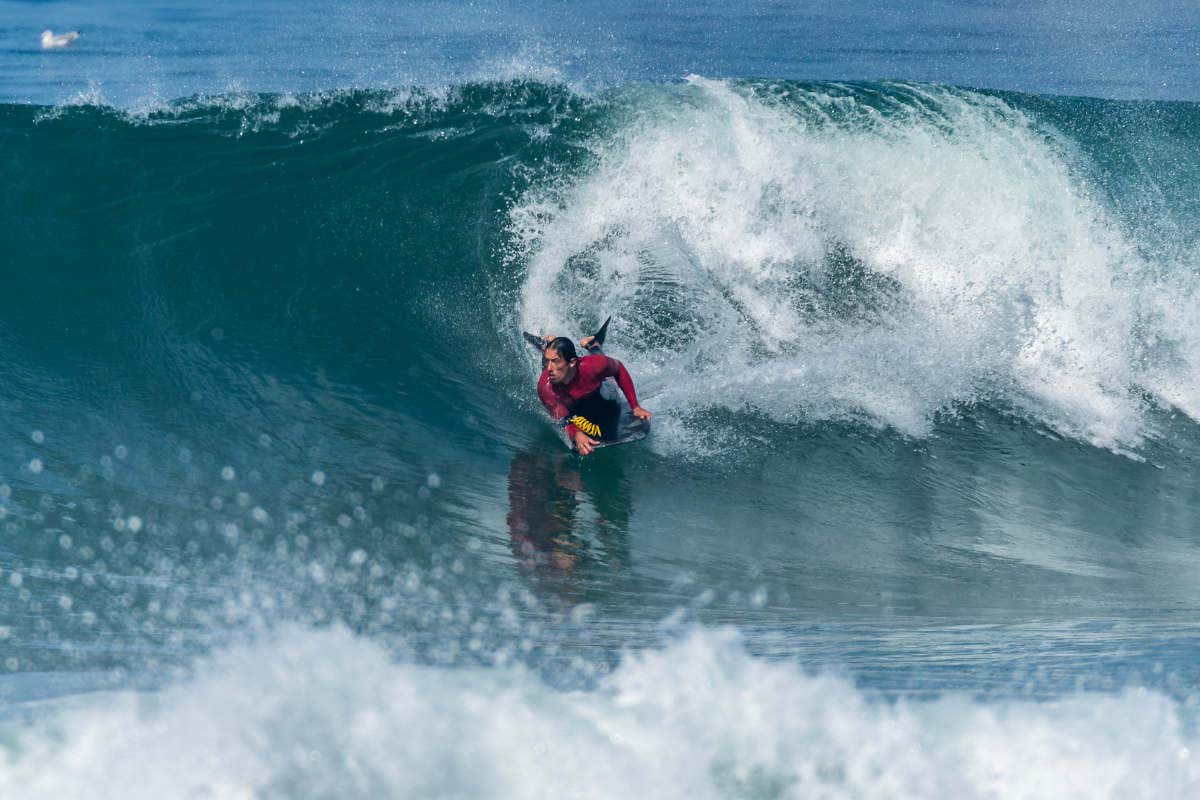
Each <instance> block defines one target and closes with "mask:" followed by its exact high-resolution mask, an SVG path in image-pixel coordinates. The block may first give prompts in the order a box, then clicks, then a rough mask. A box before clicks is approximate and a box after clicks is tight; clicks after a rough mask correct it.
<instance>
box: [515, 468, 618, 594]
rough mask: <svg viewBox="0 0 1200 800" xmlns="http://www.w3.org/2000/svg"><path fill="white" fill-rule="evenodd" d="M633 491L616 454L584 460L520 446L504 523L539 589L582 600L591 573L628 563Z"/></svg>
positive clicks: (521, 564)
mask: <svg viewBox="0 0 1200 800" xmlns="http://www.w3.org/2000/svg"><path fill="white" fill-rule="evenodd" d="M629 494H630V493H629V489H628V486H627V484H626V481H625V479H624V475H623V473H622V470H621V468H620V462H619V460H618V459H614V458H608V459H604V460H603V462H600V461H599V460H598V459H597V460H596V461H594V462H589V463H588V464H587V465H586V466H585V465H584V464H583V462H581V460H580V459H579V458H578V457H576V456H574V455H572V454H570V453H564V452H561V451H548V450H547V449H546V447H545V446H544V445H542V446H539V447H531V448H529V449H526V450H523V451H521V452H519V453H517V454H516V455H515V456H514V457H513V460H512V464H511V465H510V467H509V472H508V504H509V510H508V516H507V522H508V532H509V536H510V537H511V540H512V549H513V555H514V556H515V557H516V559H517V563H518V566H519V567H520V568H521V570H522V571H523V572H525V573H526V574H528V575H529V576H530V577H531V578H532V579H533V580H534V582H535V584H536V585H537V587H538V588H539V589H544V590H546V592H549V593H551V594H554V595H557V596H558V597H559V598H560V599H561V600H564V601H566V602H567V603H569V604H572V605H573V604H575V603H579V602H582V601H583V597H582V595H583V592H584V588H585V584H586V580H587V577H588V575H589V572H594V571H595V569H596V568H599V569H600V570H601V571H606V570H610V569H622V568H624V567H626V566H628V564H629V551H628V546H627V541H626V536H627V530H628V524H629V513H630V501H629Z"/></svg>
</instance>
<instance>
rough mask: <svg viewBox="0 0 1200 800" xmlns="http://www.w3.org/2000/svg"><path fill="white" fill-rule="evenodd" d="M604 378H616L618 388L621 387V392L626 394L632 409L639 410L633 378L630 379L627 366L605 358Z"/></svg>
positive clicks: (613, 359)
mask: <svg viewBox="0 0 1200 800" xmlns="http://www.w3.org/2000/svg"><path fill="white" fill-rule="evenodd" d="M604 360H605V364H604V376H605V377H606V378H616V379H617V386H619V387H621V391H622V392H623V393H624V394H625V399H626V400H628V401H629V407H630V408H637V407H638V401H637V392H635V391H634V390H633V378H631V377H629V370H627V369H625V365H624V364H622V363H621V362H620V361H617V360H616V359H615V358H609V357H608V356H605V357H604Z"/></svg>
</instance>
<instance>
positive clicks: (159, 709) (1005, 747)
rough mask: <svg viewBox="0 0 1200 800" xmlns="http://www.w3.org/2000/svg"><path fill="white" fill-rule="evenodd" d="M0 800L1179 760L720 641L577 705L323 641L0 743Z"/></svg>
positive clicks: (966, 773) (1038, 714)
mask: <svg viewBox="0 0 1200 800" xmlns="http://www.w3.org/2000/svg"><path fill="white" fill-rule="evenodd" d="M5 740H6V741H7V742H8V744H7V745H6V746H5V751H4V753H3V756H2V760H0V789H3V790H5V791H4V794H5V796H21V797H23V798H28V800H37V798H51V797H53V798H74V797H80V798H82V797H126V798H139V797H147V798H150V797H155V798H163V797H194V796H198V795H200V796H208V797H218V798H240V797H252V796H261V795H263V794H267V795H271V796H286V797H296V798H306V797H330V796H337V797H346V798H354V797H364V798H365V797H381V796H388V797H410V796H455V797H457V796H476V797H482V796H492V797H514V798H522V797H530V798H532V797H545V796H547V795H548V794H554V795H556V796H562V795H564V794H565V795H567V796H583V795H587V796H593V797H613V798H616V797H633V796H637V797H713V798H717V797H811V796H814V795H815V794H816V795H820V796H824V797H896V796H905V797H930V798H933V797H947V796H954V797H963V798H975V797H978V798H984V797H1026V798H1042V797H1045V798H1061V797H1072V796H1086V797H1092V798H1104V797H1155V798H1184V797H1191V796H1193V795H1194V793H1195V792H1196V790H1197V789H1200V759H1198V758H1197V755H1196V753H1197V746H1198V745H1200V743H1198V742H1196V741H1195V739H1194V737H1192V736H1191V735H1190V734H1187V733H1185V731H1184V724H1183V717H1182V714H1181V708H1180V707H1179V706H1178V705H1177V704H1175V703H1174V702H1172V701H1171V700H1169V699H1168V698H1166V697H1164V696H1162V695H1159V694H1156V693H1153V692H1148V691H1142V690H1130V691H1127V692H1124V693H1122V694H1118V695H1093V694H1080V695H1076V696H1071V697H1067V698H1063V699H1062V700H1059V701H1056V702H1052V703H1031V702H1016V701H1010V702H1001V703H984V702H978V701H973V700H970V699H968V698H966V697H962V696H950V697H946V698H944V699H941V700H936V701H932V702H912V701H899V702H888V701H883V700H879V699H873V698H871V697H869V696H867V695H865V694H863V693H862V692H861V691H859V690H857V689H855V688H854V687H853V685H851V684H850V683H849V682H847V681H845V680H844V679H842V678H838V677H833V676H812V675H806V674H804V673H802V672H800V671H798V670H796V669H795V668H794V667H793V666H791V665H788V664H781V663H772V662H766V661H761V660H758V659H755V658H751V657H749V656H747V655H746V654H745V653H744V651H743V650H742V649H741V647H740V644H739V640H738V637H737V635H736V634H735V633H733V632H732V631H729V630H716V631H714V630H696V631H693V632H692V633H691V634H690V635H688V636H686V637H685V638H683V639H682V640H679V641H677V642H675V643H674V644H671V645H669V646H667V647H666V648H664V649H662V650H657V651H650V652H646V653H642V654H640V655H630V656H628V657H627V658H626V659H625V661H624V662H623V663H622V664H620V665H619V666H618V667H617V668H616V669H615V671H614V672H613V674H611V675H610V676H608V677H607V678H604V679H602V680H601V681H600V683H599V685H598V686H597V688H595V689H593V690H590V691H575V692H558V691H554V690H551V689H548V688H546V687H545V686H544V685H543V684H541V683H540V682H539V681H538V680H537V679H536V678H534V677H533V676H531V675H530V674H528V673H526V672H523V671H521V670H514V669H511V668H500V669H497V670H448V669H435V668H432V667H422V666H415V665H411V664H404V663H395V662H393V661H391V660H390V659H389V658H388V657H387V656H386V655H385V653H384V652H383V650H382V649H381V648H380V647H379V646H377V645H376V644H374V643H372V642H370V641H369V640H363V639H358V638H356V637H354V636H352V635H351V634H349V633H347V632H345V631H343V630H323V631H316V630H310V629H309V630H306V629H292V630H288V631H283V632H280V633H278V634H277V635H276V636H275V638H274V639H273V640H270V641H265V642H260V643H258V644H250V645H243V646H240V647H236V648H234V649H232V650H228V651H226V652H224V653H221V654H219V655H218V656H216V657H215V658H212V659H211V660H209V661H208V662H206V663H204V664H202V665H200V667H199V669H198V674H197V675H196V677H194V678H193V679H191V680H189V681H187V682H184V683H180V684H177V685H175V686H173V687H170V688H168V689H166V690H164V691H162V692H161V693H160V694H151V695H145V694H141V695H139V694H133V693H124V694H117V695H113V696H109V697H105V698H103V699H102V700H98V701H97V702H95V703H92V704H90V705H85V706H83V707H76V708H72V709H66V710H63V711H61V712H60V713H59V714H57V715H56V716H53V717H51V718H49V719H41V720H38V721H37V722H35V723H33V724H32V725H31V726H30V727H27V728H19V729H17V730H13V729H12V728H11V727H10V729H9V730H8V731H7V735H6V736H5Z"/></svg>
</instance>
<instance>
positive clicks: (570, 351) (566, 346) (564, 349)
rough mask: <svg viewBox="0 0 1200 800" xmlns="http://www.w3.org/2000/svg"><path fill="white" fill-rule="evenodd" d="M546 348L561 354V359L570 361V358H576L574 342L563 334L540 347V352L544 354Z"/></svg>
mask: <svg viewBox="0 0 1200 800" xmlns="http://www.w3.org/2000/svg"><path fill="white" fill-rule="evenodd" d="M547 350H553V351H554V352H556V353H558V354H559V355H560V356H562V358H563V361H571V360H572V359H574V358H576V355H575V343H574V342H572V341H571V340H570V339H568V338H567V337H565V336H560V337H558V338H557V339H555V340H554V341H552V342H550V344H548V345H546V346H545V347H544V348H542V353H543V354H544V353H545V352H546V351H547Z"/></svg>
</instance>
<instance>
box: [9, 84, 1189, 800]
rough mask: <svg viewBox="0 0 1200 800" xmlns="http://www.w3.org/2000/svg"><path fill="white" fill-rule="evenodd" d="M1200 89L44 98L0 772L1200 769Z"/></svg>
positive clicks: (665, 791) (926, 782)
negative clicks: (1083, 94) (591, 378)
mask: <svg viewBox="0 0 1200 800" xmlns="http://www.w3.org/2000/svg"><path fill="white" fill-rule="evenodd" d="M1198 114H1200V112H1198V111H1197V107H1196V106H1195V105H1194V104H1192V103H1165V102H1163V103H1159V102H1123V101H1115V100H1090V99H1072V98H1059V97H1052V96H1043V95H1029V94H1020V93H1014V92H1000V91H992V92H984V91H973V90H966V89H956V88H949V87H944V86H939V85H931V84H919V83H890V82H883V83H881V82H858V83H847V82H836V83H835V82H801V81H782V80H779V81H764V80H720V79H708V78H702V77H698V76H692V77H689V78H688V79H687V80H685V81H683V82H680V83H675V84H653V83H637V82H631V83H625V84H621V85H616V86H612V87H609V88H607V89H604V90H603V91H600V92H597V93H590V94H582V93H579V92H577V91H575V90H573V89H571V88H568V87H567V86H565V85H563V84H560V83H556V82H539V81H536V80H530V79H514V80H506V81H492V82H475V83H471V82H466V83H458V84H453V85H450V86H448V87H444V88H439V89H434V88H423V89H422V88H411V89H398V90H387V91H384V90H339V91H327V92H316V93H300V94H255V93H227V94H220V95H214V96H205V97H197V98H193V99H185V100H179V101H173V102H169V103H160V104H157V105H153V106H151V107H147V108H142V109H140V110H129V109H124V110H122V109H117V108H114V107H111V106H105V105H96V104H93V103H86V102H85V103H80V104H74V105H72V104H66V105H58V106H41V105H4V106H0V171H2V174H3V178H4V180H3V186H4V188H3V191H2V192H0V204H2V206H0V208H2V211H0V218H2V219H4V220H5V223H4V224H3V225H0V270H2V274H3V275H5V276H6V282H5V287H4V291H3V293H0V363H3V365H4V377H5V380H4V383H3V388H2V389H0V439H2V441H0V448H2V449H0V452H2V453H3V454H4V455H3V460H2V461H0V667H3V672H4V675H3V676H0V707H2V709H3V711H2V712H0V713H2V719H0V790H3V791H0V793H2V794H3V795H4V796H17V797H73V796H86V795H88V794H89V793H91V792H99V793H100V795H101V796H113V797H118V796H119V797H141V796H147V797H162V796H181V797H182V796H193V795H189V792H208V793H209V794H208V796H216V797H251V796H288V797H293V796H294V797H333V796H337V797H375V796H397V797H400V796H530V797H535V796H546V795H547V794H548V793H549V792H551V791H552V788H553V791H560V790H564V787H565V791H566V792H567V793H568V794H578V795H582V794H589V793H590V794H595V795H598V796H722V797H727V796H748V797H781V796H847V797H850V796H921V797H937V796H964V797H976V796H978V797H984V796H996V795H997V793H998V794H999V796H1045V797H1062V796H1070V794H1071V792H1077V793H1078V794H1079V795H1080V796H1114V797H1117V796H1138V797H1140V796H1147V797H1148V796H1155V797H1187V796H1190V795H1191V794H1192V793H1193V792H1194V791H1195V789H1196V787H1197V785H1198V783H1200V766H1198V765H1197V761H1196V755H1195V753H1196V752H1197V749H1196V732H1195V722H1196V716H1195V694H1194V692H1195V687H1196V685H1197V679H1198V677H1200V676H1198V674H1197V664H1198V663H1200V661H1198V660H1197V658H1196V655H1197V643H1198V637H1200V630H1198V628H1197V624H1196V621H1197V604H1196V594H1195V588H1196V585H1197V583H1196V580H1197V572H1196V566H1195V565H1196V564H1197V556H1198V555H1200V553H1198V548H1200V540H1198V539H1197V536H1196V530H1197V518H1196V515H1197V510H1198V508H1200V506H1198V503H1200V494H1197V491H1196V489H1195V486H1196V483H1197V481H1196V479H1197V473H1196V469H1197V467H1196V459H1197V456H1198V455H1200V435H1198V433H1197V428H1196V419H1197V418H1198V415H1200V395H1198V394H1197V389H1196V386H1197V383H1196V376H1197V369H1198V367H1200V334H1197V330H1200V326H1197V324H1196V323H1197V322H1200V318H1198V312H1197V311H1196V304H1195V302H1194V299H1195V295H1196V291H1197V288H1198V285H1200V284H1198V283H1197V280H1198V279H1197V277H1196V276H1197V273H1196V268H1197V262H1196V252H1197V251H1196V238H1195V237H1196V234H1195V233H1194V231H1195V230H1196V225H1195V223H1196V206H1195V202H1194V191H1193V189H1192V187H1194V186H1195V185H1196V182H1197V178H1200V158H1197V156H1196V146H1195V145H1196V141H1195V133H1194V132H1195V131H1196V130H1197V129H1198V128H1197V125H1196V122H1197V121H1198V120H1197V117H1198ZM609 314H611V315H613V323H612V332H611V334H610V348H609V349H610V351H611V353H612V354H613V355H615V356H616V357H618V358H621V359H622V360H623V361H624V362H625V363H626V364H627V366H628V367H629V368H630V370H631V372H632V374H633V377H634V379H635V381H636V383H637V387H638V391H639V395H640V397H641V399H642V402H643V405H645V406H646V407H647V408H649V409H650V410H652V411H653V412H654V413H655V431H654V433H653V435H652V436H651V437H650V438H649V439H648V440H647V441H646V442H644V443H642V444H640V445H637V446H629V447H621V448H611V449H607V450H604V451H601V452H599V453H597V454H596V455H595V456H593V457H589V458H586V459H581V458H578V457H576V456H573V455H571V454H568V453H566V452H564V451H563V448H562V446H561V443H560V442H559V440H558V439H557V437H556V435H555V433H554V431H553V429H552V428H551V426H550V425H549V423H548V421H547V420H546V419H545V417H544V413H543V412H542V410H541V408H540V406H538V404H537V402H536V398H535V397H534V393H533V389H532V387H533V380H534V377H535V374H536V362H535V354H533V353H531V352H528V348H527V347H526V346H525V345H524V344H523V343H522V341H521V339H520V334H519V331H520V329H521V328H527V329H534V330H555V331H561V332H565V333H572V334H575V333H582V332H585V331H589V330H591V329H593V328H594V326H595V325H596V324H597V323H598V322H599V321H600V320H602V319H603V318H604V317H606V316H608V315H609ZM514 743H519V744H514ZM1114 762H1116V763H1119V764H1124V765H1126V766H1124V767H1113V766H1111V765H1112V764H1113V763H1114ZM147 765H149V766H147ZM133 775H136V776H137V780H136V781H133V778H132V777H131V776H133ZM13 792H15V794H13ZM821 792H825V794H824V795H822V794H821Z"/></svg>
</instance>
